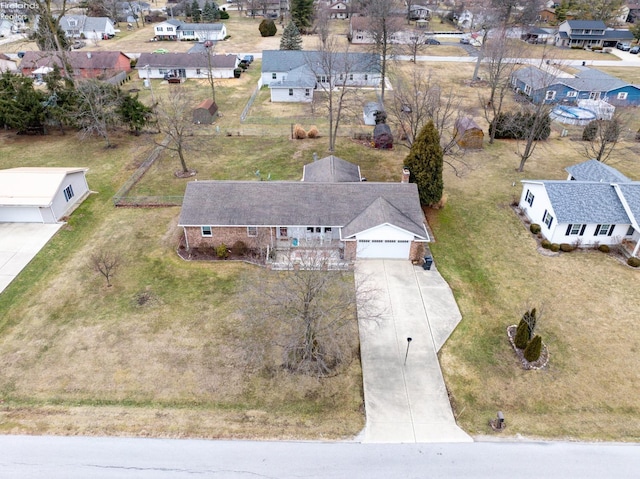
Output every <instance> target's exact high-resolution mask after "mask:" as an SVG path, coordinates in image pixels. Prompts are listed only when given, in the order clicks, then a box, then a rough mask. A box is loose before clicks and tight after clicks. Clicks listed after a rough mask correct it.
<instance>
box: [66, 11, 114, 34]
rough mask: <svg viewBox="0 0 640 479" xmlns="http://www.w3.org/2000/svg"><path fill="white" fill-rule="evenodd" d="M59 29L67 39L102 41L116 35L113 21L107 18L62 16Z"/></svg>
mask: <svg viewBox="0 0 640 479" xmlns="http://www.w3.org/2000/svg"><path fill="white" fill-rule="evenodd" d="M60 28H61V29H62V30H63V31H64V33H65V35H66V36H67V37H69V38H86V39H87V40H103V39H105V38H111V37H113V36H114V35H115V34H116V31H115V27H114V25H113V21H112V20H111V19H110V18H107V17H88V16H86V15H63V16H62V17H61V18H60Z"/></svg>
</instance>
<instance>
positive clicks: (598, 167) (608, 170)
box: [565, 160, 631, 183]
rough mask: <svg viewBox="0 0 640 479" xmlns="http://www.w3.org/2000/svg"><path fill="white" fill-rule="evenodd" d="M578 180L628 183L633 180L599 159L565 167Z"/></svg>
mask: <svg viewBox="0 0 640 479" xmlns="http://www.w3.org/2000/svg"><path fill="white" fill-rule="evenodd" d="M565 171H566V172H567V173H569V174H570V175H571V176H572V177H573V178H574V179H575V180H577V181H598V182H604V183H627V182H630V181H631V180H630V179H629V178H627V177H626V176H624V175H623V174H622V173H620V172H619V171H618V170H616V169H615V168H612V167H610V166H609V165H605V164H604V163H602V162H600V161H598V160H587V161H584V162H582V163H578V164H577V165H572V166H569V167H567V168H565Z"/></svg>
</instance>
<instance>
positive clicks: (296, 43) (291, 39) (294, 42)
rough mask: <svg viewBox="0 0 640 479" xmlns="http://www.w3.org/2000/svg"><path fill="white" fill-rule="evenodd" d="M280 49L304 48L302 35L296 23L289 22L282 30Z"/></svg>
mask: <svg viewBox="0 0 640 479" xmlns="http://www.w3.org/2000/svg"><path fill="white" fill-rule="evenodd" d="M280 50H302V37H301V36H300V31H299V30H298V27H296V24H295V23H293V22H289V23H288V24H287V26H286V27H285V28H284V31H283V32H282V38H281V39H280Z"/></svg>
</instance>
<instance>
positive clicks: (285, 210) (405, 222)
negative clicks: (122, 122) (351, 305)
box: [178, 157, 430, 265]
mask: <svg viewBox="0 0 640 479" xmlns="http://www.w3.org/2000/svg"><path fill="white" fill-rule="evenodd" d="M316 163H317V164H314V163H312V164H310V165H307V166H308V167H309V168H307V167H305V172H304V178H303V180H304V181H300V182H292V181H193V182H190V183H188V184H187V189H186V192H185V197H184V201H183V205H182V211H181V213H180V219H179V221H178V225H179V226H180V227H182V228H183V231H184V238H185V242H186V247H187V249H191V248H201V247H212V246H213V247H215V246H218V245H220V244H222V243H224V244H225V245H227V246H231V247H233V244H234V243H235V242H236V241H242V242H243V243H245V244H246V245H247V246H248V247H249V248H253V249H263V250H269V251H274V252H275V255H272V256H275V257H276V258H277V253H279V252H287V253H292V252H293V253H294V254H303V253H304V252H305V251H308V250H309V249H313V250H316V249H318V248H319V249H322V250H323V251H326V252H328V253H329V254H331V257H332V258H335V260H336V263H343V264H345V265H350V264H352V262H353V261H354V260H355V259H359V258H397V259H411V260H419V259H421V258H422V256H423V254H424V243H426V242H428V241H430V237H429V234H428V232H427V228H426V220H425V218H424V214H423V212H422V209H421V207H420V200H419V197H418V189H417V186H416V185H415V184H413V183H404V182H402V183H373V182H362V181H360V178H359V176H360V172H359V169H358V170H357V171H356V170H354V169H353V168H348V167H345V163H347V162H344V160H341V159H339V158H335V157H327V158H323V159H322V160H319V161H318V162H316ZM327 180H329V181H327ZM345 180H346V181H345Z"/></svg>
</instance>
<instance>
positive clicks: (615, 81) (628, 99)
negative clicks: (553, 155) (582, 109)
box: [511, 66, 640, 106]
mask: <svg viewBox="0 0 640 479" xmlns="http://www.w3.org/2000/svg"><path fill="white" fill-rule="evenodd" d="M575 68H576V69H577V70H578V72H577V73H576V74H575V75H571V74H568V73H562V74H558V75H556V74H554V73H553V71H546V70H543V69H540V68H537V67H533V66H528V67H524V68H520V69H518V70H516V71H515V72H514V73H513V74H512V75H511V84H512V86H513V88H514V89H516V90H517V91H519V92H520V93H522V94H524V95H526V96H527V97H529V99H530V100H531V101H532V102H534V103H536V104H538V103H540V102H545V103H569V104H575V103H577V102H578V100H604V101H606V102H607V103H610V104H612V105H615V106H636V105H640V85H632V84H630V83H628V82H626V81H624V80H620V79H619V78H616V77H614V76H612V75H609V74H607V73H604V72H601V71H600V70H596V69H595V68H588V67H580V66H576V67H575Z"/></svg>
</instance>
